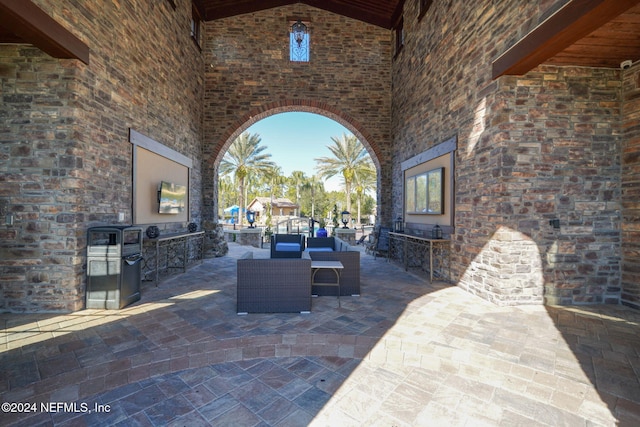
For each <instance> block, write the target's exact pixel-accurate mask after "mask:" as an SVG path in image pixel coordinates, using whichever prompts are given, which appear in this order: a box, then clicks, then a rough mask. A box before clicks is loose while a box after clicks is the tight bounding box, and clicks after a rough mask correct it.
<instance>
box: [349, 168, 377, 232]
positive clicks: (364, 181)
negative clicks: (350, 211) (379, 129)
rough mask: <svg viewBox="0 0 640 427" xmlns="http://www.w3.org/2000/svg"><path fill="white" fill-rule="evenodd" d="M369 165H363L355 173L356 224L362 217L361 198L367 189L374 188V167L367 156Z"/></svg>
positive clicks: (358, 223)
mask: <svg viewBox="0 0 640 427" xmlns="http://www.w3.org/2000/svg"><path fill="white" fill-rule="evenodd" d="M369 163H370V164H369V166H368V167H363V168H362V169H360V170H358V171H357V172H356V174H355V180H354V181H355V183H354V189H355V192H356V201H357V205H358V216H357V217H356V224H357V225H358V226H359V225H360V219H361V218H362V199H363V197H364V196H365V194H366V193H367V192H368V191H372V190H374V191H375V189H376V178H377V176H376V175H377V174H376V169H375V166H374V165H373V162H372V161H371V157H369Z"/></svg>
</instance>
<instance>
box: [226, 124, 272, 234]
mask: <svg viewBox="0 0 640 427" xmlns="http://www.w3.org/2000/svg"><path fill="white" fill-rule="evenodd" d="M260 142H261V139H260V135H258V134H249V133H248V132H244V133H242V135H240V136H239V137H237V138H236V139H235V141H233V143H232V144H231V146H230V147H229V151H227V153H226V154H225V155H224V157H223V159H222V162H221V163H220V173H221V174H223V175H224V174H233V176H234V178H235V181H236V184H237V185H238V206H239V207H240V211H239V215H238V216H239V221H238V222H239V223H240V225H242V222H243V216H244V215H242V212H243V211H244V210H245V200H244V198H245V194H244V193H245V191H244V187H245V182H246V179H247V176H249V175H251V174H257V175H260V174H263V173H265V172H266V171H267V170H268V169H269V168H271V167H273V166H274V163H273V162H272V161H271V160H269V158H270V157H271V154H268V153H263V151H264V150H266V149H267V146H265V145H260Z"/></svg>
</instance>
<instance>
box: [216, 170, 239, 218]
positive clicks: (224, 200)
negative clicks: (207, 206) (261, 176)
mask: <svg viewBox="0 0 640 427" xmlns="http://www.w3.org/2000/svg"><path fill="white" fill-rule="evenodd" d="M237 198H238V194H237V192H236V191H235V186H234V185H233V182H232V181H231V177H230V176H221V177H220V179H219V180H218V215H219V216H220V217H221V218H223V217H224V208H225V207H227V206H231V205H232V204H233V203H234V200H237Z"/></svg>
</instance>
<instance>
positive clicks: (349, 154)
mask: <svg viewBox="0 0 640 427" xmlns="http://www.w3.org/2000/svg"><path fill="white" fill-rule="evenodd" d="M331 140H332V141H333V143H334V145H329V146H327V148H328V149H329V150H330V151H331V153H332V154H333V157H320V158H317V159H314V160H315V161H316V162H317V163H318V165H317V166H316V170H317V171H318V174H319V175H320V176H321V177H323V178H331V177H332V176H335V175H338V174H341V175H342V177H343V179H344V191H345V194H346V196H347V210H348V211H351V187H352V185H353V183H354V180H355V178H356V174H358V171H361V170H363V169H367V168H369V167H370V166H369V164H371V157H370V156H369V153H367V150H366V149H365V148H364V146H363V145H362V144H361V143H360V141H358V138H356V137H355V135H349V136H347V135H346V134H342V139H338V138H336V137H333V136H332V137H331Z"/></svg>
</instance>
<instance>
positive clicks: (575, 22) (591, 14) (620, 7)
mask: <svg viewBox="0 0 640 427" xmlns="http://www.w3.org/2000/svg"><path fill="white" fill-rule="evenodd" d="M639 3H640V0H571V1H569V3H567V4H566V5H564V6H563V7H562V8H561V9H560V10H558V11H557V12H556V13H554V14H553V15H551V16H550V17H549V18H548V19H547V20H546V21H544V22H543V23H541V24H540V25H538V26H537V27H536V28H535V29H534V30H533V31H531V32H530V33H529V34H527V35H526V36H525V37H524V38H522V39H521V40H520V41H519V42H517V43H516V44H515V45H513V46H512V47H511V48H509V49H508V50H507V51H506V52H505V53H503V54H502V55H501V56H500V57H499V58H498V59H496V60H495V61H493V73H492V76H493V78H494V79H496V78H498V77H500V76H503V75H522V74H526V73H527V72H529V71H530V70H532V69H533V68H535V67H537V66H538V65H540V64H542V63H543V62H544V61H546V60H547V59H549V58H551V57H552V56H554V55H556V54H557V53H559V52H561V51H563V50H564V49H566V48H567V47H569V46H571V45H572V44H573V43H575V42H576V41H578V40H580V39H581V38H583V37H585V36H587V35H589V34H590V33H592V32H593V31H595V30H597V29H598V28H600V27H601V26H602V25H604V24H606V23H607V22H609V21H610V20H612V19H613V18H615V17H616V16H618V15H620V14H621V13H623V12H626V11H627V10H629V9H630V8H632V7H633V6H635V5H637V4H639Z"/></svg>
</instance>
